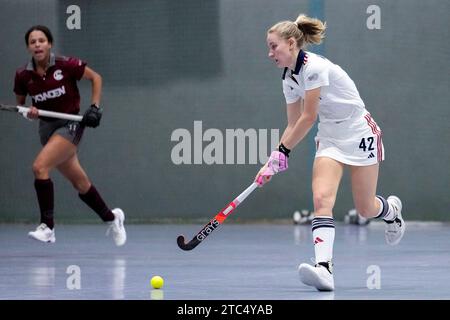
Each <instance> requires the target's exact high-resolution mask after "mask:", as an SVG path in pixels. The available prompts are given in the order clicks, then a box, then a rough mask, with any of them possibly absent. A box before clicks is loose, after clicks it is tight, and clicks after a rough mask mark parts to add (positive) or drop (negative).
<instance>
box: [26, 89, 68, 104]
mask: <svg viewBox="0 0 450 320" xmlns="http://www.w3.org/2000/svg"><path fill="white" fill-rule="evenodd" d="M65 94H66V88H65V87H64V86H61V87H59V88H56V89H53V90H49V91H47V92H42V93H39V94H37V95H34V96H32V98H33V100H34V101H36V102H44V101H47V100H48V99H55V98H58V97H61V96H63V95H65Z"/></svg>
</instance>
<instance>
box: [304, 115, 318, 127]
mask: <svg viewBox="0 0 450 320" xmlns="http://www.w3.org/2000/svg"><path fill="white" fill-rule="evenodd" d="M304 121H305V123H306V124H307V125H308V126H310V127H312V126H313V125H314V123H316V121H317V113H316V114H308V115H305V117H304Z"/></svg>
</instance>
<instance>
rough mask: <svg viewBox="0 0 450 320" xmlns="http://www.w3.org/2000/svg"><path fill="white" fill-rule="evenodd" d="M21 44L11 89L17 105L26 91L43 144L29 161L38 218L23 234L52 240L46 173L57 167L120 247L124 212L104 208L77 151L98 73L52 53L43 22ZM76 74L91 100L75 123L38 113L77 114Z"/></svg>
mask: <svg viewBox="0 0 450 320" xmlns="http://www.w3.org/2000/svg"><path fill="white" fill-rule="evenodd" d="M25 43H26V46H27V49H28V51H29V53H30V54H31V60H30V61H29V62H28V63H27V64H26V65H25V66H24V67H22V68H19V69H18V70H17V72H16V76H15V82H14V92H15V94H16V100H17V104H18V105H24V104H25V101H26V97H27V95H29V96H30V97H31V99H32V106H31V107H30V111H29V112H28V113H27V117H28V118H30V119H36V118H39V135H40V140H41V144H42V145H43V147H42V149H41V150H40V152H39V153H38V155H37V157H36V159H35V160H34V163H33V173H34V177H35V180H34V187H35V189H36V194H37V199H38V203H39V208H40V213H41V219H40V224H39V226H38V227H37V228H36V230H35V231H31V232H29V234H28V235H29V236H30V237H31V238H34V239H36V240H39V241H42V242H55V228H54V220H53V210H54V204H53V203H54V200H53V195H54V191H53V182H52V180H51V179H50V172H51V171H52V170H53V169H57V170H58V171H59V172H60V173H61V174H62V175H63V176H64V177H66V178H67V179H68V180H69V181H70V182H71V183H72V185H73V186H74V188H75V189H76V190H77V191H78V193H79V197H80V199H81V200H83V201H84V202H85V203H86V204H87V205H88V206H89V207H90V208H91V209H93V210H94V211H95V212H96V213H97V214H98V215H99V216H100V218H101V219H102V220H103V221H105V222H108V223H109V224H110V229H109V230H111V231H112V235H113V239H114V242H115V244H116V245H118V246H121V245H123V244H124V243H125V241H126V232H125V228H124V220H125V216H124V213H123V211H122V210H121V209H119V208H116V209H113V210H110V209H109V208H108V206H107V205H106V204H105V202H104V201H103V199H102V197H101V196H100V194H99V193H98V191H97V189H96V188H95V187H94V185H93V184H92V183H91V181H90V180H89V178H88V176H87V175H86V173H85V171H84V170H83V168H82V167H81V165H80V162H79V160H78V156H77V151H78V144H79V143H80V140H81V137H82V135H83V131H84V128H85V127H93V128H95V127H97V126H98V125H99V124H100V119H101V116H102V109H100V107H99V105H100V96H101V91H102V78H101V76H100V75H99V74H98V73H96V72H95V71H94V70H92V69H91V68H89V67H87V66H86V63H85V62H83V61H81V60H79V59H77V58H73V57H64V56H56V55H54V54H53V53H52V51H51V49H52V45H53V36H52V34H51V32H50V30H49V29H48V28H47V27H45V26H40V25H37V26H33V27H31V28H30V29H29V30H28V31H27V32H26V34H25ZM81 79H87V80H89V81H90V82H91V83H92V97H91V105H90V106H89V108H88V109H87V110H86V112H85V113H84V115H83V119H82V121H81V122H76V121H69V120H61V119H50V118H44V117H39V115H38V110H39V109H42V110H50V111H56V112H63V113H68V114H78V112H79V111H80V94H79V91H78V87H77V81H79V80H81Z"/></svg>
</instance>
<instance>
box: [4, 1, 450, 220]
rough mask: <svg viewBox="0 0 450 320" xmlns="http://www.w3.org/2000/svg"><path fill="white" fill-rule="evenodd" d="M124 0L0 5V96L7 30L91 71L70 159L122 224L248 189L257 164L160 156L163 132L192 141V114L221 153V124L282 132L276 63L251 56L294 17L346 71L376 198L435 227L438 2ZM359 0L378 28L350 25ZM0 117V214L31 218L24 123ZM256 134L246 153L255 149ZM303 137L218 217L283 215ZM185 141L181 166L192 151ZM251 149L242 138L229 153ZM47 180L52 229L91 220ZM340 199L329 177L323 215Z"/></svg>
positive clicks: (202, 211) (13, 63) (208, 204)
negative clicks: (365, 133)
mask: <svg viewBox="0 0 450 320" xmlns="http://www.w3.org/2000/svg"><path fill="white" fill-rule="evenodd" d="M25 3H27V5H25ZM126 3H127V5H124V4H123V2H121V1H95V2H93V1H35V2H32V4H31V5H30V4H29V2H28V1H2V2H1V6H2V10H1V11H0V18H2V19H3V20H4V19H7V18H9V17H12V16H13V17H15V23H14V24H7V25H5V26H4V31H3V32H2V33H1V34H0V40H1V41H2V43H4V44H8V45H4V46H2V48H1V49H0V57H1V58H2V61H6V64H4V66H3V67H2V72H1V77H0V81H1V85H2V88H3V89H2V90H1V91H0V99H1V101H2V102H8V103H13V102H14V95H13V93H12V82H13V76H14V70H15V69H16V68H17V67H18V66H20V65H22V64H24V63H25V62H26V60H27V59H28V56H27V54H26V50H25V47H24V40H23V34H24V33H25V31H26V30H27V29H28V27H29V26H31V25H32V24H35V23H41V24H47V25H48V26H49V27H51V28H52V30H53V32H54V34H55V38H56V39H55V41H56V42H55V45H56V48H55V51H56V52H58V53H61V54H65V55H74V56H78V57H80V58H82V59H84V60H86V61H87V62H88V64H89V65H90V66H91V67H92V68H93V69H95V70H97V71H98V72H100V73H101V74H102V75H103V78H104V90H103V101H102V105H103V106H104V108H105V113H104V117H103V120H102V124H101V126H100V127H99V128H97V129H88V130H87V131H86V134H85V136H84V140H83V141H82V145H81V148H80V152H79V157H80V159H81V162H82V164H83V166H84V168H85V170H86V171H87V173H88V174H89V176H90V178H91V179H92V181H93V182H94V184H95V185H96V186H97V188H98V189H99V190H100V191H101V192H102V194H103V196H104V198H105V200H106V201H107V202H108V204H109V205H110V206H111V207H115V206H120V207H122V208H123V209H124V210H125V211H126V213H127V217H128V219H129V220H134V221H150V220H162V219H180V220H181V219H187V218H189V219H192V218H210V217H211V216H212V215H213V214H214V213H215V212H217V211H218V210H219V209H221V208H222V207H224V206H225V205H226V204H227V203H228V202H229V201H231V200H232V199H233V198H234V196H236V195H237V194H239V193H240V192H241V191H242V190H243V189H244V188H245V187H246V186H247V185H248V184H250V183H251V181H252V179H253V177H254V176H255V174H256V172H257V170H258V169H259V167H260V164H255V163H254V162H251V161H250V159H249V156H248V155H247V156H246V159H245V163H244V164H237V162H238V159H237V156H236V155H235V158H234V160H233V161H231V162H233V164H211V165H208V164H205V163H204V160H205V159H202V162H203V163H202V164H190V165H189V164H179V165H176V164H174V163H173V158H172V152H173V148H174V147H175V146H176V145H177V144H178V142H177V141H171V136H172V134H173V133H174V132H180V129H181V130H182V129H185V130H184V131H182V132H184V133H186V132H187V131H189V132H190V134H191V135H192V136H193V135H194V121H201V122H202V126H203V131H202V133H212V134H213V136H214V137H215V138H217V137H218V134H219V135H220V134H222V135H223V136H224V141H223V150H221V151H222V152H223V157H224V159H225V158H226V156H227V152H226V151H227V149H226V147H227V145H228V146H230V145H231V144H232V142H233V141H231V140H230V139H226V137H225V135H226V130H235V129H238V128H242V129H244V130H249V132H250V131H251V132H258V130H260V129H262V130H264V129H266V130H269V132H270V129H280V132H282V130H283V129H284V125H285V107H284V99H283V95H282V91H281V79H280V76H281V70H278V69H277V68H275V67H274V66H273V65H272V63H271V62H270V61H269V60H268V59H267V49H266V45H265V32H266V30H267V28H268V27H270V26H271V25H272V24H274V23H275V22H278V21H279V20H284V19H290V20H292V19H295V18H296V16H297V15H298V14H299V13H300V12H312V13H314V14H316V15H321V16H323V17H325V19H326V21H327V23H328V32H327V38H326V40H325V43H324V45H323V46H322V47H320V48H315V50H320V51H321V52H322V53H324V54H325V55H326V56H327V57H329V58H330V59H331V60H332V61H334V62H335V63H337V64H339V65H341V66H342V67H343V68H344V69H345V70H346V71H347V72H348V73H349V74H350V76H351V77H352V78H353V79H354V81H355V82H356V84H357V86H358V88H359V90H360V93H361V95H362V97H363V99H364V101H365V103H366V105H367V107H368V109H369V111H370V112H371V113H372V115H373V116H374V118H375V119H376V120H377V122H378V124H379V125H380V126H381V127H382V129H383V133H384V136H383V137H384V144H385V148H386V155H387V157H386V161H385V162H384V163H383V164H382V166H381V173H380V178H379V193H380V194H384V195H389V194H391V193H395V194H397V195H399V196H400V197H401V198H402V199H403V200H404V204H405V215H406V216H407V217H409V218H410V219H421V220H449V217H448V215H447V213H448V212H449V209H450V200H449V199H450V197H449V196H448V195H449V186H450V170H449V168H448V165H447V164H446V162H447V161H448V159H449V158H450V151H449V149H448V148H447V145H448V142H449V141H450V133H449V132H450V130H449V125H448V122H449V120H450V111H449V108H448V101H449V93H448V88H449V74H450V72H449V66H448V61H449V56H450V55H449V51H450V48H449V45H448V43H447V41H445V40H444V39H445V34H446V32H448V29H449V19H448V15H447V13H448V12H449V6H450V4H449V3H448V2H446V1H438V0H436V1H428V2H421V1H407V0H402V1H356V0H355V1H351V0H346V1H314V2H311V3H309V2H308V1H298V0H297V1H288V0H282V1H276V2H274V1H270V0H240V1H238V0H222V1H219V0H217V1H200V0H197V1H189V2H181V1H180V2H179V1H176V2H175V1H162V0H160V1H138V0H132V1H128V2H126ZM186 3H189V5H187V4H186ZM70 4H77V5H79V6H80V8H81V19H82V20H81V26H82V28H81V30H68V29H67V27H66V19H67V17H68V15H67V14H66V8H67V6H68V5H70ZM370 4H377V5H379V7H380V8H381V29H380V30H368V29H367V27H366V19H367V17H368V16H369V15H368V14H367V13H366V9H367V7H368V6H369V5H370ZM17 12H20V13H21V14H20V15H19V14H17ZM80 87H81V90H82V94H83V98H82V109H85V108H86V107H87V105H88V104H89V93H90V92H89V87H88V86H87V84H86V83H84V82H81V83H80ZM0 126H1V128H2V134H1V135H0V150H1V156H0V170H1V171H0V183H1V184H0V220H2V221H27V222H29V221H35V220H36V219H37V216H38V211H37V202H36V199H35V194H34V189H33V175H32V172H31V164H32V161H33V158H34V157H35V155H36V154H37V152H38V151H39V148H40V146H39V142H38V136H37V123H29V122H28V121H25V120H23V119H21V118H18V117H17V116H16V115H14V114H9V113H2V114H1V115H0ZM208 129H210V130H209V131H207V130H208ZM177 130H178V131H177ZM263 136H264V135H260V136H259V138H261V137H263ZM270 138H271V137H270V136H269V137H268V140H269V141H268V142H267V143H266V144H265V145H263V146H261V147H259V151H261V150H262V151H264V150H265V149H269V151H270V147H269V144H270ZM311 141H312V135H311V137H309V138H308V139H306V140H305V141H304V143H302V144H300V145H299V146H298V147H297V148H296V149H295V150H294V151H293V154H292V156H291V159H290V168H289V171H288V172H287V173H283V174H280V175H279V176H277V177H276V178H275V179H274V180H273V181H272V182H271V183H270V184H269V185H267V187H265V188H263V189H261V190H257V191H256V192H255V193H254V194H252V196H251V198H250V199H249V200H248V201H246V203H245V205H243V206H242V207H240V209H239V211H238V212H237V213H236V215H235V216H234V217H233V219H235V220H240V219H242V220H245V219H257V218H258V219H259V218H264V219H265V218H267V219H271V218H275V219H279V218H290V217H291V215H292V212H293V211H294V210H296V209H302V208H308V209H311V191H310V184H311V183H310V180H311V163H312V159H313V150H314V148H313V145H312V142H311ZM200 143H201V144H202V148H201V150H208V146H209V147H210V148H211V146H212V145H211V143H215V146H222V144H221V142H220V141H219V140H214V139H213V141H204V142H200ZM194 144H195V143H194V142H193V141H192V150H191V152H190V154H191V156H192V161H193V160H194V156H195V155H196V154H197V155H198V152H197V151H196V150H197V149H195V148H196V147H194ZM195 145H196V146H197V145H198V144H195ZM251 148H252V146H249V144H248V143H247V145H246V147H245V148H244V149H242V148H240V149H239V148H237V149H239V150H235V153H238V152H241V151H246V152H248V150H250V149H251ZM194 149H195V150H194ZM241 149H242V150H241ZM216 151H219V149H216ZM269 151H267V152H269ZM219 153H220V151H219ZM215 155H216V156H217V154H215ZM266 156H267V155H266ZM218 158H220V157H218ZM52 179H53V180H54V182H55V185H56V194H55V197H56V202H55V205H56V218H57V222H58V221H97V218H96V217H95V215H94V214H93V213H91V212H90V211H89V209H87V207H86V206H85V205H84V204H83V203H81V201H80V200H79V199H78V197H77V194H76V192H75V191H74V190H73V189H72V187H71V186H70V183H68V182H67V181H65V180H64V179H63V178H61V177H60V175H59V174H57V173H56V172H55V173H54V174H53V176H52ZM352 206H353V205H352V199H351V189H350V185H349V181H348V176H345V177H344V180H343V182H342V184H341V189H340V192H339V195H338V201H337V205H336V211H335V213H336V216H337V218H342V217H343V215H344V214H345V213H346V211H347V210H348V209H350V208H352Z"/></svg>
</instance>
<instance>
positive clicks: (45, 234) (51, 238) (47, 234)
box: [28, 223, 56, 243]
mask: <svg viewBox="0 0 450 320" xmlns="http://www.w3.org/2000/svg"><path fill="white" fill-rule="evenodd" d="M28 236H29V237H30V238H33V239H35V240H38V241H42V242H50V243H54V242H55V241H56V238H55V229H53V230H52V229H50V228H49V227H47V225H46V224H45V223H41V224H40V225H38V227H37V228H36V230H35V231H30V232H28Z"/></svg>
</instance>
